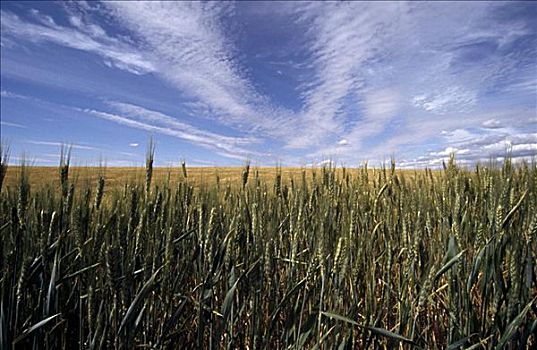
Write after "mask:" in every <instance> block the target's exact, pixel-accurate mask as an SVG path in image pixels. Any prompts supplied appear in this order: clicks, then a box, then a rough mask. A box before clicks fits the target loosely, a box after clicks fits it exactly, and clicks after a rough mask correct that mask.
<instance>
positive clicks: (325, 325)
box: [0, 152, 537, 349]
mask: <svg viewBox="0 0 537 350" xmlns="http://www.w3.org/2000/svg"><path fill="white" fill-rule="evenodd" d="M153 157H154V154H153V153H152V152H149V154H148V157H147V165H146V167H145V169H130V170H125V169H119V168H108V169H105V168H72V167H70V166H69V158H68V156H66V155H62V157H61V158H62V161H61V165H60V167H59V168H45V167H43V168H37V167H30V166H27V165H24V164H22V165H21V166H17V167H8V166H7V165H6V163H5V159H4V160H3V163H2V167H1V174H0V186H1V195H0V232H1V235H0V238H1V240H0V244H1V245H0V252H1V254H0V259H1V260H0V268H1V275H0V302H1V304H0V318H1V320H0V348H2V349H9V348H16V349H57V348H66V349H76V348H80V349H102V348H117V349H136V348H140V349H142V348H148V349H166V348H170V349H175V348H197V349H220V348H228V349H235V348H238V349H336V348H338V349H369V348H380V349H382V348H384V349H393V348H405V349H407V348H408V349H410V348H423V349H445V348H447V349H459V348H464V349H470V348H471V349H503V348H506V349H526V348H527V349H529V348H534V347H535V346H537V337H536V335H535V334H537V332H536V330H537V302H536V298H537V282H536V276H535V274H536V272H537V270H536V264H535V260H536V259H535V257H536V256H537V166H536V164H535V163H522V164H517V165H516V166H515V165H513V164H511V162H510V161H509V160H507V161H506V162H505V163H504V164H503V165H502V166H501V167H500V166H492V165H491V166H485V165H478V166H476V167H474V168H471V169H467V168H461V167H458V166H457V165H456V162H455V160H454V159H453V158H452V159H451V160H450V161H449V162H448V163H447V164H445V165H444V169H443V170H439V171H431V170H422V171H400V170H397V169H396V164H395V163H392V164H391V165H389V166H387V167H384V168H377V169H367V168H366V167H363V168H358V169H352V170H351V169H343V168H338V169H334V168H331V167H330V166H326V167H321V168H309V169H285V168H255V167H250V165H248V164H246V165H245V166H244V167H243V168H242V169H237V168H193V169H191V168H188V167H186V166H184V165H183V166H182V167H181V166H179V167H177V168H171V169H161V168H159V169H154V168H153ZM6 170H7V172H6Z"/></svg>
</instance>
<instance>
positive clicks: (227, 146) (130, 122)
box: [81, 103, 263, 159]
mask: <svg viewBox="0 0 537 350" xmlns="http://www.w3.org/2000/svg"><path fill="white" fill-rule="evenodd" d="M114 105H115V106H122V107H120V108H123V112H124V113H125V114H126V115H128V117H127V116H123V115H117V114H112V113H107V112H101V111H97V110H92V109H84V110H81V111H82V112H84V113H87V114H89V115H92V116H95V117H99V118H102V119H106V120H109V121H113V122H116V123H118V124H122V125H126V126H129V127H132V128H136V129H141V130H146V131H149V132H155V133H159V134H163V135H168V136H172V137H176V138H179V139H183V140H186V141H189V142H191V143H194V144H197V145H199V146H202V147H204V148H208V149H212V150H214V151H215V152H216V153H218V154H221V155H223V156H226V157H229V158H241V159H244V158H247V157H249V156H252V155H254V156H263V154H262V153H259V152H254V151H249V150H245V149H243V148H241V147H237V146H236V145H235V144H241V143H242V142H244V139H240V138H238V139H236V141H237V142H236V143H233V141H234V140H235V139H233V138H231V137H227V136H221V135H218V134H212V133H208V132H202V131H200V130H197V129H195V128H194V127H192V126H189V125H186V124H184V123H181V122H178V121H174V119H173V118H171V117H170V116H167V115H164V114H162V113H159V112H156V111H151V110H148V109H144V108H142V107H139V106H134V105H128V104H119V103H114ZM135 111H136V112H135ZM135 118H139V119H140V118H141V119H142V120H144V121H139V120H135ZM155 122H156V125H155V124H151V123H155ZM159 123H160V124H159Z"/></svg>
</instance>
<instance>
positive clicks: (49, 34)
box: [1, 11, 154, 74]
mask: <svg viewBox="0 0 537 350" xmlns="http://www.w3.org/2000/svg"><path fill="white" fill-rule="evenodd" d="M34 16H41V14H40V13H36V14H34ZM42 18H44V20H45V22H46V23H43V21H39V22H40V23H30V22H28V21H24V20H22V19H20V18H19V17H18V16H17V15H15V14H13V13H11V12H7V11H1V23H2V24H1V28H2V36H12V37H15V38H18V39H23V40H29V41H32V42H35V43H41V42H51V43H54V44H57V45H62V46H66V47H70V48H73V49H78V50H83V51H88V52H92V53H95V54H98V55H100V56H102V57H103V58H105V59H107V60H109V61H110V62H113V63H114V65H116V66H117V67H118V68H121V69H125V70H128V71H129V72H131V73H135V74H144V73H148V72H152V71H154V67H153V65H152V63H150V62H148V61H147V60H146V59H145V58H143V57H142V56H141V55H140V53H138V52H137V50H136V49H135V48H134V47H132V46H131V45H129V44H126V43H125V42H124V41H120V40H118V39H116V38H113V37H110V36H108V35H107V34H106V33H105V32H104V30H102V31H101V32H99V33H95V32H83V31H81V30H79V29H75V28H71V27H64V26H61V25H57V24H56V23H55V22H54V21H53V20H51V21H49V20H48V19H46V18H48V17H47V16H45V17H42Z"/></svg>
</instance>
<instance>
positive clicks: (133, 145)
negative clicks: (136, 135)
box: [129, 142, 140, 147]
mask: <svg viewBox="0 0 537 350" xmlns="http://www.w3.org/2000/svg"><path fill="white" fill-rule="evenodd" d="M139 145H140V144H139V143H135V142H133V143H129V147H138V146H139Z"/></svg>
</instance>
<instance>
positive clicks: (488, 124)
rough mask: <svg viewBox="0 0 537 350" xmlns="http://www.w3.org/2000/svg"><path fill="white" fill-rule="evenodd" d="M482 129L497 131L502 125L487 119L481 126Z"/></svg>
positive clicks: (494, 120)
mask: <svg viewBox="0 0 537 350" xmlns="http://www.w3.org/2000/svg"><path fill="white" fill-rule="evenodd" d="M481 125H482V126H483V127H484V128H488V129H497V128H501V127H502V123H501V122H500V121H499V120H497V119H488V120H485V121H484V122H483V123H482V124H481Z"/></svg>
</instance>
